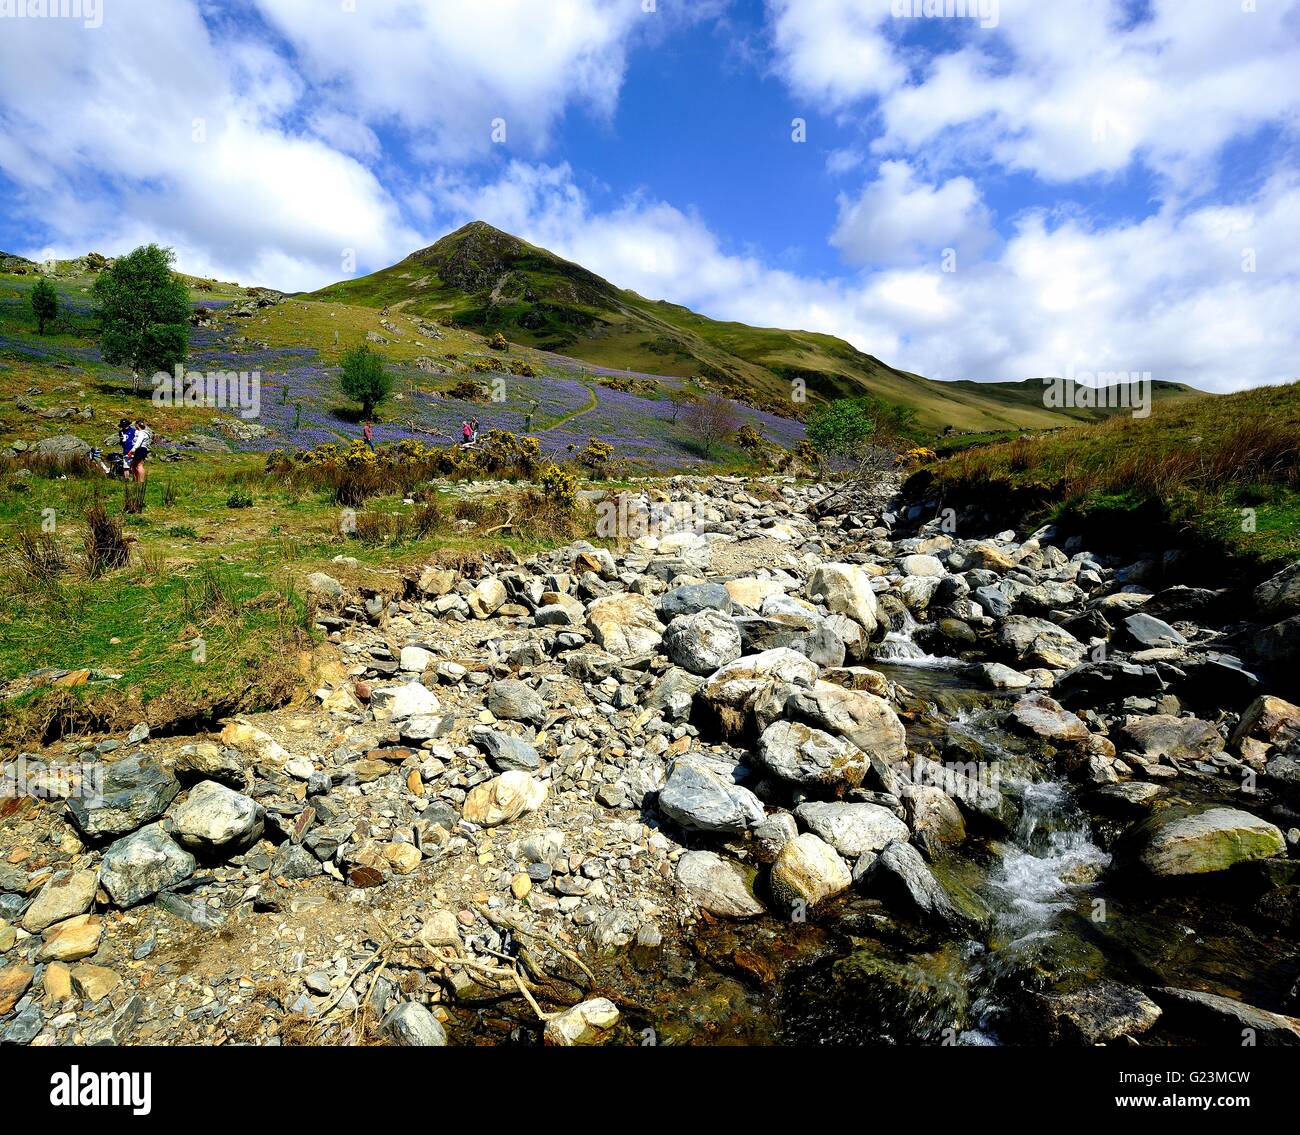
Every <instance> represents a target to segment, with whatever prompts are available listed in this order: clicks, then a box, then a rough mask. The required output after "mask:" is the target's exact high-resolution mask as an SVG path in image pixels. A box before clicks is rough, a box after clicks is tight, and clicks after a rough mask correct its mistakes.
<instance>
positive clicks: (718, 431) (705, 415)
mask: <svg viewBox="0 0 1300 1135" xmlns="http://www.w3.org/2000/svg"><path fill="white" fill-rule="evenodd" d="M686 425H687V427H688V428H689V429H690V430H691V432H692V433H693V434H695V436H696V437H697V438H698V439H699V442H700V445H701V447H702V448H703V450H704V454H705V456H708V455H709V454H710V453H712V452H713V447H714V445H715V444H716V443H717V442H719V441H721V440H722V439H723V438H724V437H726V436H727V435H728V434H733V433H735V432H736V430H738V429H739V428H740V416H739V415H738V414H737V413H736V407H735V406H733V405H732V404H731V401H730V400H729V399H727V398H724V397H722V395H721V394H710V395H708V396H706V397H704V398H701V399H700V401H698V402H696V403H695V404H694V405H692V406H691V408H690V410H689V412H688V414H687V417H686Z"/></svg>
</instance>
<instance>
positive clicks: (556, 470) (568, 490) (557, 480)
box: [539, 465, 578, 508]
mask: <svg viewBox="0 0 1300 1135" xmlns="http://www.w3.org/2000/svg"><path fill="white" fill-rule="evenodd" d="M539 483H540V485H541V488H542V495H543V496H544V497H546V499H547V500H548V501H550V502H552V503H553V504H556V505H559V506H560V507H561V508H572V507H573V506H574V505H575V504H576V503H577V500H578V479H577V478H576V477H575V476H574V475H573V474H572V473H569V472H566V471H565V470H563V469H561V468H560V467H559V466H558V465H548V466H547V467H546V468H545V470H543V472H542V478H541V481H540V482H539Z"/></svg>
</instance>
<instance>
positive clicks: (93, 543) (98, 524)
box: [85, 503, 130, 579]
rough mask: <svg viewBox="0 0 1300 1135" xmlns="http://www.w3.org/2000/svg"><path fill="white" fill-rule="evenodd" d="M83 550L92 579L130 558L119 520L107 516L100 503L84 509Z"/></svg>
mask: <svg viewBox="0 0 1300 1135" xmlns="http://www.w3.org/2000/svg"><path fill="white" fill-rule="evenodd" d="M85 550H86V572H87V574H88V575H90V577H91V578H92V579H98V578H99V577H100V576H101V575H103V574H104V573H105V572H107V571H114V570H116V569H117V568H120V567H125V566H126V564H127V561H128V560H129V559H130V545H129V544H128V542H127V538H126V534H125V533H124V532H123V531H122V524H121V522H120V521H119V520H117V519H116V518H115V517H112V516H109V514H108V512H107V511H106V510H105V508H104V506H103V505H102V504H99V503H95V504H93V505H92V506H91V507H90V508H88V509H87V510H86V537H85Z"/></svg>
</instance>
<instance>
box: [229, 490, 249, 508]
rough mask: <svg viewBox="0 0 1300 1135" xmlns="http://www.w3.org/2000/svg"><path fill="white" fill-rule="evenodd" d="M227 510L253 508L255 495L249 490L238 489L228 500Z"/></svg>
mask: <svg viewBox="0 0 1300 1135" xmlns="http://www.w3.org/2000/svg"><path fill="white" fill-rule="evenodd" d="M226 507H227V508H252V507H253V494H252V493H250V492H249V491H248V490H247V489H236V490H235V491H234V492H233V493H231V494H230V496H228V497H227V498H226Z"/></svg>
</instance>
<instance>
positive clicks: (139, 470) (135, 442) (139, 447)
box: [127, 418, 153, 485]
mask: <svg viewBox="0 0 1300 1135" xmlns="http://www.w3.org/2000/svg"><path fill="white" fill-rule="evenodd" d="M152 441H153V434H151V433H150V432H149V427H148V426H146V425H145V423H144V419H143V418H137V419H136V422H135V426H134V428H133V430H132V433H131V452H130V453H128V454H127V457H128V458H129V459H130V462H131V480H133V481H136V482H138V483H139V484H141V485H143V484H144V482H145V479H146V477H148V472H147V471H146V470H145V467H144V463H145V461H146V460H148V458H149V445H150V443H151V442H152Z"/></svg>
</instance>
